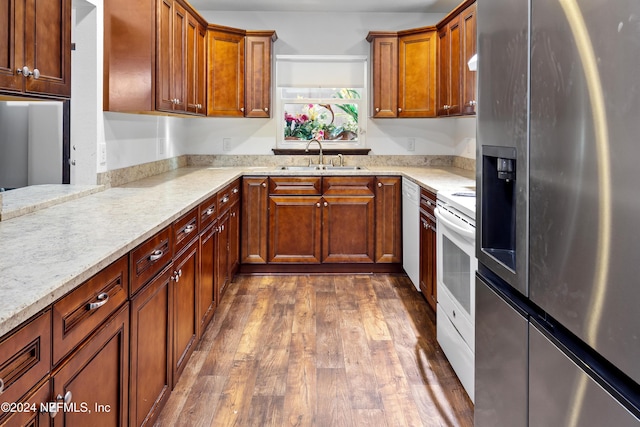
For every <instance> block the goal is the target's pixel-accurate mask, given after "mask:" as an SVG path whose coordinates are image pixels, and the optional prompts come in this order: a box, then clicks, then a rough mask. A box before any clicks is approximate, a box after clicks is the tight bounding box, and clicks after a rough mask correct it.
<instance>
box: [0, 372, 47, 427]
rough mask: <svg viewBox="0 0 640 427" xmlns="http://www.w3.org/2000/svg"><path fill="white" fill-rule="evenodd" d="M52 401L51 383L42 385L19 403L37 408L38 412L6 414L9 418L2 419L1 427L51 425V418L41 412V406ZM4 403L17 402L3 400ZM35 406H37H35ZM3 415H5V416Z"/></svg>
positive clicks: (43, 426) (39, 426)
mask: <svg viewBox="0 0 640 427" xmlns="http://www.w3.org/2000/svg"><path fill="white" fill-rule="evenodd" d="M49 400H51V393H50V385H49V381H45V382H44V383H42V384H41V385H40V386H39V387H38V388H37V389H36V390H35V391H34V392H33V393H32V394H31V395H28V396H26V397H25V399H21V400H19V401H17V402H20V403H23V404H24V405H25V407H29V408H37V409H38V410H36V411H31V410H29V411H28V412H13V413H9V412H6V413H5V414H6V415H7V417H8V418H6V419H4V420H3V419H2V418H0V420H2V421H0V425H1V426H3V427H5V426H7V427H8V426H20V427H23V426H24V427H45V426H47V427H48V426H50V425H51V416H50V414H49V413H47V412H42V411H40V405H41V404H43V403H45V402H48V401H49ZM2 402H9V403H13V402H16V401H12V400H8V399H6V398H3V399H2ZM34 405H35V406H34ZM5 414H3V415H5Z"/></svg>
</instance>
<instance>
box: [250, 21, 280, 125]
mask: <svg viewBox="0 0 640 427" xmlns="http://www.w3.org/2000/svg"><path fill="white" fill-rule="evenodd" d="M276 38H277V37H276V33H275V32H274V31H263V32H258V31H247V37H246V39H245V49H246V53H245V116H246V117H265V118H266V117H271V44H272V43H273V42H274V41H276Z"/></svg>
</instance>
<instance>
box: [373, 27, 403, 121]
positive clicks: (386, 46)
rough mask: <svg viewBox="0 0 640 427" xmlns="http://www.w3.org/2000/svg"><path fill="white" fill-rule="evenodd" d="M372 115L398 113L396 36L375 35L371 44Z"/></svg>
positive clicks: (379, 115)
mask: <svg viewBox="0 0 640 427" xmlns="http://www.w3.org/2000/svg"><path fill="white" fill-rule="evenodd" d="M371 56H372V58H373V59H372V74H373V76H372V79H373V117H376V118H380V117H396V116H397V114H398V37H397V36H390V37H376V38H374V39H373V44H372V46H371Z"/></svg>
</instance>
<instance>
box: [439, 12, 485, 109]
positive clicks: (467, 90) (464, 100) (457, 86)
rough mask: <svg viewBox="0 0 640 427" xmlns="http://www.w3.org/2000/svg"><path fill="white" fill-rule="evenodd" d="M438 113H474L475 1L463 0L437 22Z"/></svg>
mask: <svg viewBox="0 0 640 427" xmlns="http://www.w3.org/2000/svg"><path fill="white" fill-rule="evenodd" d="M438 48H439V54H438V103H437V105H438V108H437V110H438V116H456V115H460V114H475V92H476V76H475V74H476V73H475V72H474V71H469V68H468V66H467V62H468V61H469V59H471V57H472V56H473V55H474V54H475V53H476V4H475V3H474V2H472V1H465V2H463V3H461V4H460V5H459V6H458V7H457V8H456V9H454V10H453V11H452V12H451V13H450V14H449V15H447V17H446V18H445V19H444V20H443V21H442V22H441V24H439V25H438Z"/></svg>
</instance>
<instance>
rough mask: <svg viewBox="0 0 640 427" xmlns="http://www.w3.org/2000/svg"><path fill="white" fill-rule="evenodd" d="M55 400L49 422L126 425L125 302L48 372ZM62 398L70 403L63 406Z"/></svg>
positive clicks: (127, 346) (127, 332)
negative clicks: (53, 369) (56, 411)
mask: <svg viewBox="0 0 640 427" xmlns="http://www.w3.org/2000/svg"><path fill="white" fill-rule="evenodd" d="M51 383H52V384H51V388H52V391H53V393H52V399H51V400H50V401H51V402H57V403H58V404H59V406H58V408H59V412H58V413H57V414H56V416H55V417H54V418H53V426H95V427H97V426H105V427H107V426H109V427H111V426H126V425H127V414H128V410H129V304H128V303H126V304H125V305H124V306H123V307H122V308H121V309H120V310H119V311H118V312H117V313H116V314H115V315H113V317H111V318H110V319H109V320H107V321H106V322H105V323H104V325H103V326H102V327H101V328H100V329H99V330H98V331H97V332H96V333H95V334H94V335H92V336H91V337H90V338H89V339H88V340H87V341H86V342H85V343H84V344H83V345H81V346H80V348H79V349H78V350H77V351H76V352H75V353H74V354H73V355H72V356H71V357H70V358H69V359H67V360H66V361H65V362H64V363H63V364H62V366H61V367H60V368H59V369H58V370H57V371H54V372H53V373H52V374H51ZM63 400H64V401H65V402H66V403H70V404H71V406H70V407H71V408H73V409H72V410H70V409H69V407H67V408H64V407H63V406H62V405H61V402H63Z"/></svg>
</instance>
